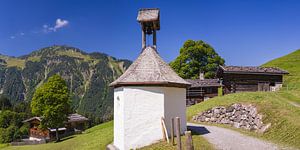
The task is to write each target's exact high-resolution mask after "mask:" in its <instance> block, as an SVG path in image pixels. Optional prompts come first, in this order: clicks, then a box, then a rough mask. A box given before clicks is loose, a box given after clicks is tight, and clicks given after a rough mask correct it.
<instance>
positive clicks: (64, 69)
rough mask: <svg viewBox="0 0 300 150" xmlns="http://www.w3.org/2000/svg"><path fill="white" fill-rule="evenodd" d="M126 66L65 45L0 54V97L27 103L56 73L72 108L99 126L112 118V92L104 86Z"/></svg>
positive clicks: (111, 59)
mask: <svg viewBox="0 0 300 150" xmlns="http://www.w3.org/2000/svg"><path fill="white" fill-rule="evenodd" d="M130 64H131V61H129V60H121V59H116V58H114V57H111V56H108V55H106V54H103V53H98V52H95V53H85V52H83V51H82V50H80V49H78V48H74V47H69V46H51V47H46V48H42V49H40V50H37V51H34V52H32V53H31V54H28V55H24V56H20V57H9V56H5V55H0V94H3V95H5V96H7V97H8V98H9V99H10V100H11V103H12V104H17V103H19V102H23V101H25V102H30V101H31V98H32V96H33V94H34V91H35V89H36V88H37V87H39V86H40V85H41V84H43V83H44V82H45V81H46V80H47V79H48V78H49V77H50V76H52V75H54V74H57V73H58V74H59V75H61V76H62V77H63V78H64V79H65V80H66V82H67V85H68V87H69V89H70V93H71V97H72V109H73V110H74V111H76V112H78V113H81V114H83V115H86V116H87V117H89V118H91V119H92V120H96V122H97V123H99V122H102V121H105V120H109V119H111V118H112V110H113V89H112V88H110V87H108V84H109V83H111V82H112V81H113V80H115V79H116V78H117V77H119V76H120V75H121V74H122V73H123V72H124V71H125V70H126V69H127V68H128V67H129V65H130Z"/></svg>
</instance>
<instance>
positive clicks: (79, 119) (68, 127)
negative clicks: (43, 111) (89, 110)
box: [23, 114, 88, 141]
mask: <svg viewBox="0 0 300 150" xmlns="http://www.w3.org/2000/svg"><path fill="white" fill-rule="evenodd" d="M41 121H42V118H41V117H32V118H29V119H27V120H24V121H23V123H29V125H30V129H29V140H34V141H41V140H46V141H53V140H55V139H56V129H51V128H47V129H41V128H39V125H40V123H41ZM87 121H88V119H87V118H85V117H84V116H81V115H79V114H70V115H69V116H68V121H67V122H66V123H65V126H64V127H61V128H59V129H58V132H59V135H60V136H65V135H71V134H73V133H76V132H78V131H83V130H84V127H85V124H86V122H87Z"/></svg>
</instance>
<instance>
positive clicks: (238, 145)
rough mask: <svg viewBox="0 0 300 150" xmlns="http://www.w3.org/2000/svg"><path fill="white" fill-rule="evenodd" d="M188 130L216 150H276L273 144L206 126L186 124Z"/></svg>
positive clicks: (227, 130)
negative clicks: (205, 140)
mask: <svg viewBox="0 0 300 150" xmlns="http://www.w3.org/2000/svg"><path fill="white" fill-rule="evenodd" d="M188 128H189V130H192V131H195V132H196V133H198V134H200V135H202V136H203V137H204V138H206V139H207V140H208V141H209V142H210V143H212V144H213V145H214V146H215V148H216V149H218V150H277V149H282V148H279V147H277V146H276V145H275V144H272V143H269V142H266V141H263V140H260V139H256V138H253V137H249V136H246V135H243V134H241V133H239V132H236V131H233V130H229V129H225V128H220V127H215V126H207V125H199V124H193V123H188Z"/></svg>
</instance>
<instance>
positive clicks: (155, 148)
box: [141, 133, 214, 150]
mask: <svg viewBox="0 0 300 150" xmlns="http://www.w3.org/2000/svg"><path fill="white" fill-rule="evenodd" d="M192 134H193V135H192V138H193V144H194V148H195V150H200V149H204V150H214V147H213V145H212V144H210V143H209V142H208V141H207V140H206V139H205V138H203V137H202V136H200V135H197V134H194V133H192ZM185 140H186V137H185V136H182V137H181V142H182V147H183V148H185V146H186V145H185ZM176 146H177V145H176V139H175V145H174V146H172V145H171V144H168V143H167V142H165V141H161V142H158V143H155V144H152V145H150V146H146V147H144V148H141V150H175V149H176V148H177V147H176Z"/></svg>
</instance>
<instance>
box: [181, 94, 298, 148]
mask: <svg viewBox="0 0 300 150" xmlns="http://www.w3.org/2000/svg"><path fill="white" fill-rule="evenodd" d="M286 95H288V93H286V92H276V93H275V92H265V93H263V92H252V93H251V92H249V93H238V94H229V95H226V96H222V97H216V98H213V99H210V100H209V101H205V102H203V103H200V104H197V105H194V106H191V107H189V108H188V109H187V118H188V120H191V118H192V116H194V115H196V114H197V113H199V112H203V111H205V110H207V109H210V108H212V107H215V106H229V105H231V104H233V103H243V104H250V103H251V104H254V105H255V106H257V108H258V111H259V113H261V114H263V122H264V123H271V124H272V126H271V128H270V129H269V130H268V131H267V132H266V133H264V134H257V133H253V132H247V131H243V133H246V134H249V135H252V136H255V137H259V138H263V139H266V140H269V141H272V142H274V143H277V144H279V145H287V146H292V147H296V148H300V142H299V139H300V117H299V116H300V108H298V107H295V106H293V105H291V104H290V103H289V98H287V96H286ZM227 127H228V128H231V127H229V126H227Z"/></svg>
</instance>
